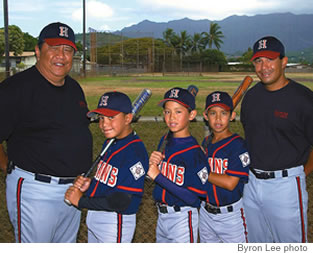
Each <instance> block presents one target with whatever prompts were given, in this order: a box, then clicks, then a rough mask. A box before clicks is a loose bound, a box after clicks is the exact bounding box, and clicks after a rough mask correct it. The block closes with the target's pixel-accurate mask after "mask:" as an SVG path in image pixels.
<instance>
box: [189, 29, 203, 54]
mask: <svg viewBox="0 0 313 253" xmlns="http://www.w3.org/2000/svg"><path fill="white" fill-rule="evenodd" d="M190 41H191V43H190V51H191V54H194V53H200V52H201V51H202V50H203V49H204V48H205V46H204V45H203V38H202V36H201V34H200V33H195V34H194V35H193V37H192V38H191V40H190Z"/></svg>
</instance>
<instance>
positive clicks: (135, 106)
mask: <svg viewBox="0 0 313 253" xmlns="http://www.w3.org/2000/svg"><path fill="white" fill-rule="evenodd" d="M151 95H152V92H151V90H149V89H143V90H142V92H141V93H140V94H139V95H138V96H137V98H136V99H135V100H134V102H133V103H132V114H133V118H134V117H136V115H138V113H139V112H140V111H141V109H142V108H143V106H144V105H145V104H146V103H147V101H148V100H149V98H150V97H151ZM133 121H134V120H133ZM133 121H132V122H133ZM114 141H115V138H112V139H110V141H109V142H108V143H107V145H106V146H105V148H104V149H103V150H102V151H101V152H100V154H99V155H98V156H97V158H96V159H95V160H94V162H93V163H92V165H91V167H90V169H89V170H88V171H87V172H86V173H84V174H82V176H84V177H89V176H90V174H91V172H92V171H93V170H94V168H95V167H96V166H97V165H98V163H99V161H100V159H101V157H102V156H103V155H104V154H105V152H107V150H108V149H109V147H110V146H111V145H112V144H113V142H114ZM64 201H65V202H66V203H67V204H68V205H71V202H70V201H69V200H68V199H64Z"/></svg>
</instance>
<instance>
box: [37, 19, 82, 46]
mask: <svg viewBox="0 0 313 253" xmlns="http://www.w3.org/2000/svg"><path fill="white" fill-rule="evenodd" d="M43 42H46V43H47V44H48V45H49V46H58V45H68V46H71V47H73V48H74V49H75V51H77V47H76V45H75V34H74V31H73V30H72V28H71V27H69V26H68V25H66V24H63V23H60V22H56V23H51V24H49V25H47V26H45V27H44V28H43V29H42V30H41V32H40V34H39V39H38V44H41V43H43Z"/></svg>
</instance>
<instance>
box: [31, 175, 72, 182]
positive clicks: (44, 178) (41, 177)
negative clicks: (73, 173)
mask: <svg viewBox="0 0 313 253" xmlns="http://www.w3.org/2000/svg"><path fill="white" fill-rule="evenodd" d="M35 180H37V181H40V182H44V183H48V184H50V183H51V180H52V177H50V176H47V175H42V174H38V173H35ZM74 180H75V178H74V177H69V178H59V181H58V184H71V183H73V182H74Z"/></svg>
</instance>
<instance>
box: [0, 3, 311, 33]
mask: <svg viewBox="0 0 313 253" xmlns="http://www.w3.org/2000/svg"><path fill="white" fill-rule="evenodd" d="M7 1H8V10H9V25H17V26H18V27H20V28H21V30H22V31H23V32H27V33H29V34H31V35H32V36H34V37H37V36H38V35H39V33H40V31H41V29H42V28H43V27H44V26H46V25H47V24H49V23H52V22H57V21H59V22H63V23H66V24H68V25H69V26H71V27H72V28H73V30H74V32H75V33H82V32H83V21H82V20H83V7H82V6H83V0H7ZM1 2H2V3H1V5H0V13H1V15H0V17H1V18H0V27H3V26H4V18H3V2H4V1H1ZM85 2H86V32H88V28H89V27H91V28H93V29H95V30H98V31H118V30H121V29H123V28H124V27H128V26H131V25H134V24H138V23H139V22H141V21H143V20H150V21H154V22H168V21H172V20H178V19H182V18H185V17H187V18H190V19H194V20H200V19H208V20H211V21H220V20H223V19H225V18H227V17H229V16H232V15H240V16H241V15H247V16H254V15H257V14H269V13H284V12H291V13H294V14H313V4H312V0H236V1H234V0H85ZM312 22H313V21H312Z"/></svg>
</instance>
